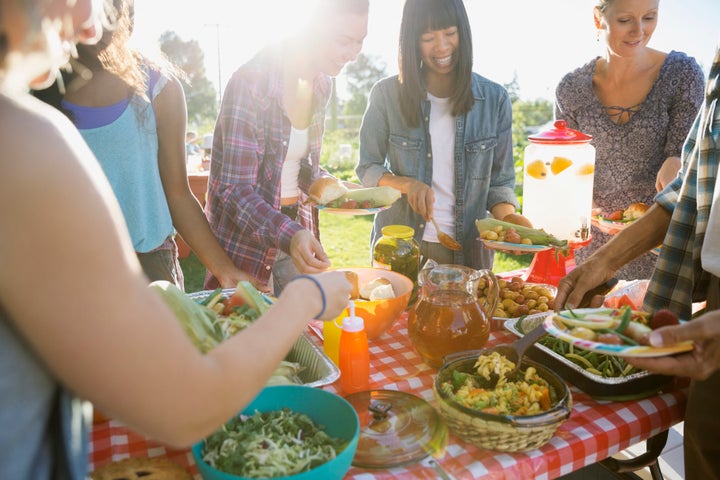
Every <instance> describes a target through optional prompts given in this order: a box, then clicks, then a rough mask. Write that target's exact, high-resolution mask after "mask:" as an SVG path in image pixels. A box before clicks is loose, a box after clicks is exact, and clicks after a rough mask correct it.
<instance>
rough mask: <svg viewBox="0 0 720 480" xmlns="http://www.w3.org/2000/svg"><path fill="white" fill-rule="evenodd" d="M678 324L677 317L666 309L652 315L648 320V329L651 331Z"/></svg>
mask: <svg viewBox="0 0 720 480" xmlns="http://www.w3.org/2000/svg"><path fill="white" fill-rule="evenodd" d="M678 323H680V320H679V319H678V316H677V315H675V313H673V312H671V311H670V310H667V309H662V310H658V311H657V312H655V313H653V316H652V317H651V318H650V328H652V329H653V330H655V329H656V328H660V327H666V326H668V325H677V324H678Z"/></svg>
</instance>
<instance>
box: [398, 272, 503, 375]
mask: <svg viewBox="0 0 720 480" xmlns="http://www.w3.org/2000/svg"><path fill="white" fill-rule="evenodd" d="M482 278H485V279H486V283H487V286H488V295H487V296H486V297H485V300H482V301H478V295H477V291H478V285H479V283H480V279H482ZM418 284H419V285H420V298H419V300H418V302H417V304H416V305H415V307H413V308H412V309H411V310H410V313H409V316H408V334H409V336H410V341H411V342H412V344H413V346H414V347H415V350H417V352H418V353H419V354H420V356H421V357H422V358H423V361H424V362H425V363H427V364H428V365H430V366H431V367H435V368H438V367H440V366H442V363H443V358H444V357H445V356H447V355H449V354H451V353H455V352H460V351H464V350H475V349H480V348H483V347H484V346H485V344H486V343H487V340H488V337H489V335H490V320H491V318H492V312H494V311H495V307H496V306H497V302H498V298H499V286H498V281H497V278H496V277H495V275H494V274H493V273H492V271H490V270H475V269H472V268H470V267H465V266H462V265H440V264H438V263H436V262H435V261H433V260H428V261H427V263H425V266H424V267H423V269H422V270H421V272H420V275H419V276H418Z"/></svg>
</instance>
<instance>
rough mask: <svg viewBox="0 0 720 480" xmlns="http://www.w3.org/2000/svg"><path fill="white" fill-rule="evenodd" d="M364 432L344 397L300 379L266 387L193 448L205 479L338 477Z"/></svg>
mask: <svg viewBox="0 0 720 480" xmlns="http://www.w3.org/2000/svg"><path fill="white" fill-rule="evenodd" d="M359 436H360V421H359V419H358V416H357V413H356V412H355V409H354V408H353V407H352V405H350V403H348V402H347V401H346V400H345V399H344V398H342V397H340V396H338V395H336V394H334V393H331V392H327V391H325V390H321V389H318V388H312V387H307V386H302V385H278V386H271V387H265V388H264V389H263V390H262V391H261V392H260V393H259V394H258V396H257V397H255V399H254V400H253V401H252V402H251V403H250V404H249V405H248V406H247V407H246V408H245V409H244V410H243V411H242V412H240V414H238V415H237V416H236V417H234V418H232V419H231V420H229V421H228V422H227V423H226V424H225V425H223V427H222V428H220V429H218V430H217V431H216V432H215V433H213V434H212V435H210V436H209V437H207V438H206V439H204V440H203V441H201V442H198V443H196V444H195V445H193V448H192V452H193V456H194V458H195V463H196V464H197V466H198V470H199V472H200V475H201V476H202V478H203V479H204V480H242V479H251V478H279V479H288V480H305V479H308V480H309V479H313V480H335V479H337V480H339V479H342V478H343V477H344V476H345V473H347V471H348V470H349V469H350V465H351V464H352V460H353V457H354V456H355V450H356V449H357V444H358V438H359Z"/></svg>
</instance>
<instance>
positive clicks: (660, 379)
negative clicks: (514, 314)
mask: <svg viewBox="0 0 720 480" xmlns="http://www.w3.org/2000/svg"><path fill="white" fill-rule="evenodd" d="M552 314H554V312H547V313H539V314H535V315H529V316H527V317H525V318H522V319H510V320H508V321H506V322H505V328H506V329H507V330H509V331H510V332H512V333H513V334H515V335H517V336H518V337H522V336H523V334H522V333H520V330H518V322H520V321H522V322H523V324H522V330H523V331H529V330H530V329H532V328H533V327H534V326H536V325H539V324H540V323H542V321H543V320H544V319H545V317H547V316H548V315H552ZM527 355H528V356H529V357H530V358H532V359H533V360H535V361H536V362H539V363H541V364H543V365H546V366H548V367H550V368H551V369H552V370H554V371H555V373H557V374H558V375H560V376H561V377H562V378H563V379H564V380H566V381H568V382H570V383H571V384H573V385H574V386H576V387H577V388H579V389H580V390H582V391H583V392H585V393H587V394H588V395H590V396H591V397H593V398H595V399H598V400H613V401H623V400H632V399H639V398H645V397H649V396H652V395H655V394H657V393H658V392H659V391H660V390H662V389H663V388H664V387H666V386H668V384H670V383H672V381H673V377H671V376H667V375H656V374H652V373H650V372H648V371H641V372H636V373H633V374H630V375H627V376H625V377H612V378H607V377H603V376H601V375H596V374H594V373H591V372H588V371H587V370H585V369H583V368H581V367H579V366H578V365H576V364H575V363H573V362H571V361H570V360H568V359H566V358H565V357H563V356H562V355H560V354H558V353H555V352H554V351H553V350H552V349H550V348H548V347H546V346H544V345H541V344H539V343H536V344H534V345H533V346H532V347H531V348H529V349H528V350H527Z"/></svg>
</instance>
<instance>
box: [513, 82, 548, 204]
mask: <svg viewBox="0 0 720 480" xmlns="http://www.w3.org/2000/svg"><path fill="white" fill-rule="evenodd" d="M505 89H506V90H507V91H508V93H509V95H510V99H511V100H512V112H513V123H512V144H513V158H514V161H515V195H516V196H517V197H518V202H519V203H520V206H521V207H522V198H523V185H522V182H523V155H524V154H525V147H527V146H528V143H529V141H528V138H527V137H528V134H529V131H530V129H531V128H532V127H539V126H541V125H544V124H546V123H547V122H549V121H551V120H552V119H553V106H552V103H551V102H549V101H548V100H545V99H536V100H521V99H520V97H519V95H518V91H519V89H520V87H519V85H518V81H517V78H515V79H513V81H512V82H510V83H508V84H506V85H505Z"/></svg>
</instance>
